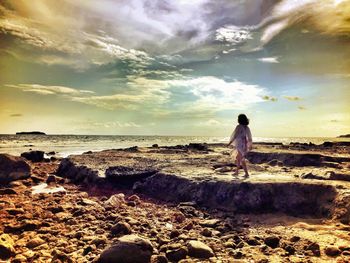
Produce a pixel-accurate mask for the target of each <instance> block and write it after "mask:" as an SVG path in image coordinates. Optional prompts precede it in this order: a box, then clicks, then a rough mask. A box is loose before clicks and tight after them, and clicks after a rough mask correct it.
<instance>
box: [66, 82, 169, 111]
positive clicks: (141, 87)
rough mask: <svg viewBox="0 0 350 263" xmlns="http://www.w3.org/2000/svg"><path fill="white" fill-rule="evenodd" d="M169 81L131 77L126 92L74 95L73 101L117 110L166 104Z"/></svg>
mask: <svg viewBox="0 0 350 263" xmlns="http://www.w3.org/2000/svg"><path fill="white" fill-rule="evenodd" d="M168 86H169V85H168V84H167V81H163V80H156V79H147V78H144V77H130V78H129V80H128V82H127V89H125V91H124V93H118V94H111V95H103V96H98V95H91V96H84V97H81V96H74V97H72V98H71V100H72V101H76V102H81V103H84V104H88V105H93V106H97V107H100V108H105V109H108V110H115V109H118V108H122V109H130V110H136V109H138V108H139V107H143V106H145V105H147V104H150V105H152V104H158V105H160V104H164V103H165V102H167V101H168V99H169V97H170V92H169V91H167V88H168Z"/></svg>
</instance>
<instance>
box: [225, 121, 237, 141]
mask: <svg viewBox="0 0 350 263" xmlns="http://www.w3.org/2000/svg"><path fill="white" fill-rule="evenodd" d="M237 134H238V125H237V126H236V128H235V130H234V131H233V132H232V134H231V136H230V141H229V143H228V144H227V146H230V145H231V144H232V143H233V141H234V140H235V139H236V138H237Z"/></svg>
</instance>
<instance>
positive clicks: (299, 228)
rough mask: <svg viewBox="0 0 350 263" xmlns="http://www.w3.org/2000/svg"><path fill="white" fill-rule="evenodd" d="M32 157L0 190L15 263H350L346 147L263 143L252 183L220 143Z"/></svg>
mask: <svg viewBox="0 0 350 263" xmlns="http://www.w3.org/2000/svg"><path fill="white" fill-rule="evenodd" d="M25 156H26V158H28V159H32V160H35V162H33V161H29V160H26V161H25V163H26V164H28V167H29V168H30V169H29V171H30V172H29V173H27V174H26V175H25V176H24V174H23V177H20V176H19V175H20V171H22V173H24V171H25V170H26V169H27V168H25V165H24V164H22V165H23V167H22V166H21V167H22V168H21V169H22V170H17V175H16V176H17V177H16V179H17V180H13V181H12V180H10V179H8V181H7V182H6V183H2V185H1V189H0V193H1V195H0V205H1V214H0V217H1V220H0V222H1V223H0V230H1V232H2V233H1V243H0V247H1V249H0V251H1V253H0V256H1V257H2V259H3V260H9V262H92V261H93V262H122V261H118V258H119V259H120V258H123V260H125V262H183V263H184V262H348V261H349V259H350V235H349V234H350V226H349V222H350V206H349V202H348V200H349V198H350V194H349V192H350V191H349V189H350V146H349V143H348V142H346V141H345V142H344V141H343V142H333V143H332V142H324V143H322V144H319V145H316V144H313V143H289V144H282V143H267V142H261V143H256V144H254V147H253V150H252V151H251V152H250V153H249V155H248V156H247V159H248V161H249V164H248V167H249V171H250V173H251V176H250V177H249V178H244V177H243V172H242V171H241V173H240V175H239V176H238V177H234V176H233V175H232V174H233V169H234V166H233V164H232V160H231V158H232V157H231V150H230V149H229V148H227V147H225V145H224V144H221V143H212V144H205V143H190V144H186V145H173V146H161V145H156V144H154V145H153V146H151V147H129V148H123V149H114V150H104V151H97V152H93V151H88V152H85V153H83V154H78V155H70V156H68V157H67V158H61V157H54V158H51V159H48V158H45V156H46V155H43V156H42V160H40V158H39V159H35V158H38V154H37V153H36V154H34V153H33V152H32V154H29V155H25ZM34 157H35V158H34ZM39 157H40V156H39ZM13 158H14V159H13V160H12V161H13V162H19V161H23V159H24V158H23V157H22V158H20V157H13ZM3 163H4V162H2V164H1V165H3ZM18 169H19V168H18ZM23 169H24V170H23ZM27 172H28V171H27ZM2 176H3V175H2ZM8 178H9V177H8ZM130 257H131V258H130ZM110 260H114V261H110ZM127 260H129V261H127ZM123 262H124V261H123Z"/></svg>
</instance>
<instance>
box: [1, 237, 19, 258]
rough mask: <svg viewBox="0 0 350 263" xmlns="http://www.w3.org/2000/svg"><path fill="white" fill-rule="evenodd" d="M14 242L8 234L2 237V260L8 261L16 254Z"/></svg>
mask: <svg viewBox="0 0 350 263" xmlns="http://www.w3.org/2000/svg"><path fill="white" fill-rule="evenodd" d="M14 244H15V243H14V241H13V240H12V238H11V237H10V236H9V235H8V234H2V235H1V236H0V259H2V260H6V259H8V258H10V257H11V256H13V255H14V254H15V249H14V248H13V246H14Z"/></svg>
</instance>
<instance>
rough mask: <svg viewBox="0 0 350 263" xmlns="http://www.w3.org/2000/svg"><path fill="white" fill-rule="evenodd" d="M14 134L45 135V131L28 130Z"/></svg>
mask: <svg viewBox="0 0 350 263" xmlns="http://www.w3.org/2000/svg"><path fill="white" fill-rule="evenodd" d="M16 135H46V133H45V132H40V131H30V132H16Z"/></svg>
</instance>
